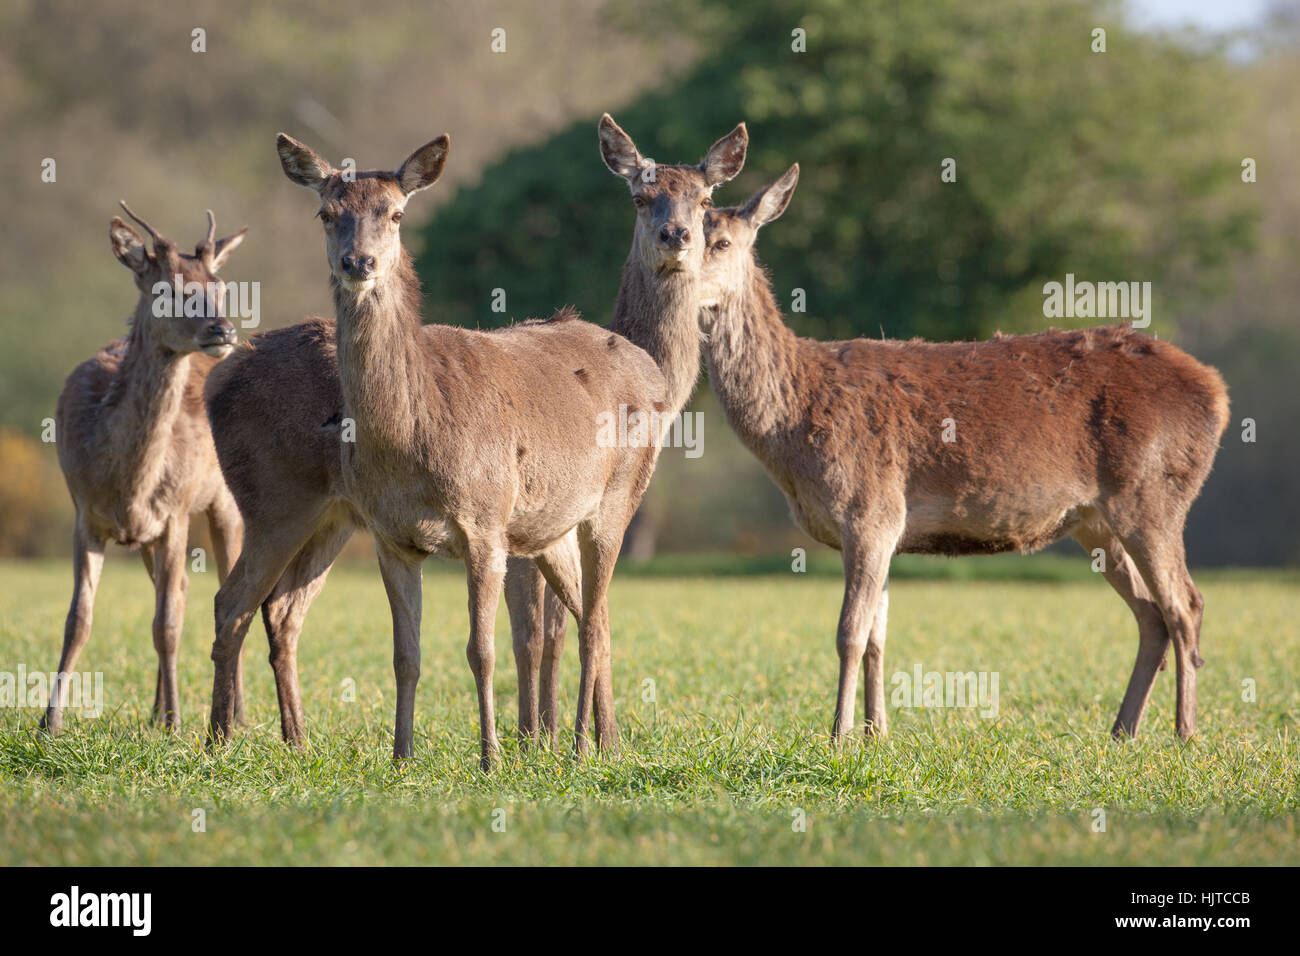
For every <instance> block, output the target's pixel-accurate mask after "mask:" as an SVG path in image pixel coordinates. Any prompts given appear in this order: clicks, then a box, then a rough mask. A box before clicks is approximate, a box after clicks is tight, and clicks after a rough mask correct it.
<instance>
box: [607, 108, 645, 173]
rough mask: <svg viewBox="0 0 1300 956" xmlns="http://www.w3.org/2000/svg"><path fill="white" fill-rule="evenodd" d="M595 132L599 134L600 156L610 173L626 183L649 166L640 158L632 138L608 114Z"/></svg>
mask: <svg viewBox="0 0 1300 956" xmlns="http://www.w3.org/2000/svg"><path fill="white" fill-rule="evenodd" d="M597 131H598V132H599V134H600V156H601V158H602V159H604V160H605V165H606V166H608V167H609V170H610V172H612V173H613V174H614V175H615V176H622V177H623V178H624V179H626V180H627V181H628V182H632V180H634V179H636V178H637V177H638V176H640V175H641V170H643V169H645V168H646V166H647V165H649V164H648V163H647V162H646V161H645V159H643V158H642V156H641V153H640V152H639V151H638V150H637V148H636V143H634V142H632V137H631V136H628V135H627V133H625V132H623V130H622V129H621V128H620V127H619V125H618V124H617V123H615V122H614V117H612V116H610V115H609V114H608V113H606V114H605V115H604V116H602V117H601V118H600V126H599V127H598V128H597Z"/></svg>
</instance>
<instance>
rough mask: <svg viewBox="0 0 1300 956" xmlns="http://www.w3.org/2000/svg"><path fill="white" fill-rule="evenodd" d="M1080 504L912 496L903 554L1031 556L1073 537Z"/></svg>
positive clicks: (1058, 499)
mask: <svg viewBox="0 0 1300 956" xmlns="http://www.w3.org/2000/svg"><path fill="white" fill-rule="evenodd" d="M1080 506H1081V505H1080V502H1078V501H1077V499H1073V498H1069V497H1067V496H1057V495H1050V494H1042V495H1041V497H1038V498H1034V497H1031V496H1025V497H1024V498H1023V499H1022V498H1020V497H1019V496H1015V497H1011V498H1008V499H996V500H977V501H964V500H963V501H955V500H953V499H951V498H945V497H943V496H938V495H936V496H920V497H909V499H908V503H907V524H906V525H905V527H904V530H903V537H902V540H901V541H900V542H899V545H898V553H900V554H944V555H952V556H957V555H966V554H1001V553H1003V552H1007V551H1020V552H1025V553H1028V552H1030V551H1037V550H1039V549H1040V548H1045V547H1047V545H1049V544H1051V543H1052V542H1054V541H1057V540H1059V539H1060V538H1061V537H1063V536H1065V535H1067V534H1069V533H1070V531H1071V530H1073V528H1074V527H1075V526H1076V525H1077V524H1078V522H1079V508H1080Z"/></svg>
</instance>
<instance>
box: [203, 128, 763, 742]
mask: <svg viewBox="0 0 1300 956" xmlns="http://www.w3.org/2000/svg"><path fill="white" fill-rule="evenodd" d="M599 132H600V139H601V144H602V154H605V153H606V152H607V151H608V155H609V156H610V157H612V158H611V159H610V160H608V161H609V162H611V164H612V166H613V168H614V169H615V172H617V173H619V175H622V176H624V177H625V178H626V179H628V181H629V184H630V185H631V186H632V188H633V190H634V193H636V194H637V195H636V196H635V198H634V203H636V205H637V209H638V214H637V220H636V222H637V224H636V233H635V237H634V240H633V245H632V251H631V253H630V254H629V257H628V263H627V265H626V266H625V268H624V276H623V284H622V287H621V289H620V293H619V298H618V301H617V303H616V305H615V308H614V318H613V321H612V322H611V323H610V326H609V328H610V329H611V330H613V331H615V332H619V333H621V334H623V335H624V336H625V337H627V338H628V339H629V340H630V341H632V342H633V343H634V344H636V345H639V346H641V347H642V348H644V349H645V350H646V351H647V352H648V353H649V354H650V356H651V357H652V358H653V359H654V360H655V361H656V363H657V364H658V366H659V367H660V369H661V371H662V372H663V373H664V375H665V377H666V378H667V379H668V382H669V395H668V398H669V401H668V412H670V413H672V414H676V412H677V411H679V410H680V409H681V408H682V407H683V406H684V405H685V403H686V401H687V400H688V399H689V398H690V393H691V391H692V390H693V388H694V386H695V382H696V380H697V379H698V377H699V363H700V344H699V327H698V315H699V301H698V271H699V263H700V259H701V255H702V250H703V241H702V235H703V219H704V209H705V203H706V201H707V198H708V193H709V192H710V191H711V190H712V188H713V187H714V186H716V185H718V184H719V183H721V182H724V181H726V180H728V179H730V178H732V177H733V176H735V175H736V174H737V173H738V172H739V171H740V168H741V166H742V164H743V162H744V152H745V147H746V144H747V136H746V133H745V129H744V125H743V124H741V125H740V126H738V127H736V129H734V130H732V132H731V133H729V134H728V135H727V136H725V137H723V138H722V139H720V140H719V141H718V142H717V143H715V144H714V145H713V147H712V148H711V149H710V150H709V152H708V154H707V155H706V158H705V160H704V161H703V162H702V163H701V164H700V165H698V166H671V167H657V168H656V171H658V169H660V168H661V169H663V170H664V171H665V176H664V177H663V178H662V179H661V178H659V177H658V176H655V177H654V179H653V181H652V180H651V179H650V177H649V176H648V174H647V172H646V171H647V170H648V169H649V168H650V167H649V163H648V162H647V161H646V160H644V159H642V158H641V156H640V153H639V152H637V150H636V147H635V146H634V145H633V144H632V142H631V140H630V138H628V137H627V135H626V134H625V133H623V131H622V130H621V129H619V128H618V126H617V124H616V123H614V121H613V119H612V118H611V117H609V116H608V115H606V116H604V117H602V119H601V122H600V127H599ZM661 233H663V237H662V239H661V238H660V234H661ZM335 335H336V330H335V324H334V322H332V321H330V320H327V319H313V320H311V321H309V322H306V323H303V324H301V325H298V326H293V327H291V328H287V329H280V330H276V331H272V332H267V333H264V334H261V335H258V336H255V337H254V338H253V339H251V340H249V341H248V342H247V343H246V346H245V347H244V348H242V349H240V350H239V351H238V352H236V353H235V355H234V356H232V357H231V359H230V360H228V361H227V362H225V363H223V364H222V365H221V367H220V368H219V369H217V371H216V372H215V373H214V374H213V376H212V377H211V378H210V380H209V385H208V410H209V415H210V417H211V419H212V430H213V435H214V437H215V440H216V445H217V452H218V455H219V457H220V459H221V463H222V468H223V470H224V472H225V475H226V479H227V482H228V484H229V485H230V487H231V489H232V491H233V492H234V494H235V498H236V500H237V501H238V502H239V505H240V509H241V510H242V512H243V514H244V518H245V524H246V528H247V531H246V535H247V539H248V542H249V548H248V550H249V551H250V552H260V551H262V550H264V549H270V550H271V551H274V552H278V551H280V550H282V549H287V548H289V547H291V546H292V542H295V541H301V542H304V543H303V544H302V545H301V547H300V548H299V549H298V551H297V553H296V554H294V555H293V556H292V558H291V559H290V560H289V561H288V563H287V564H286V569H285V571H284V573H283V574H282V576H281V577H280V579H279V581H278V582H277V583H276V584H275V586H274V589H273V590H272V592H271V594H270V596H269V597H268V598H267V599H266V601H265V602H264V603H263V620H264V623H265V625H266V629H267V634H268V638H269V640H270V643H271V661H272V666H273V669H274V671H275V676H276V686H277V691H278V694H279V698H280V714H281V730H282V733H283V735H284V739H285V740H286V741H288V742H290V743H294V744H297V743H301V742H302V741H303V740H304V738H305V724H304V718H303V713H302V698H301V692H300V690H299V684H298V677H297V645H298V639H299V636H300V633H301V629H302V624H303V620H304V617H305V615H306V612H307V609H308V607H309V606H310V604H311V602H312V601H313V600H314V598H315V596H316V595H317V594H318V593H319V591H320V589H321V587H322V586H323V585H324V581H325V576H326V574H327V572H328V570H329V568H330V566H331V564H332V563H333V561H334V559H335V557H336V556H337V554H338V552H339V550H340V549H341V548H342V546H343V544H344V543H345V542H346V541H347V540H348V538H349V537H350V536H351V534H352V533H353V531H354V530H356V529H358V528H361V527H363V522H362V519H361V516H360V514H359V513H357V511H356V509H354V508H352V507H351V506H350V505H349V504H348V503H347V498H346V493H345V491H344V486H343V479H342V462H341V447H340V430H341V429H340V425H341V422H342V419H343V417H344V416H343V395H342V390H341V387H340V384H339V373H338V356H337V349H336V345H335ZM267 447H272V448H275V449H277V451H278V453H277V454H267V453H266V449H267ZM550 564H551V573H552V575H553V576H556V577H557V578H560V579H563V580H565V581H566V582H568V583H567V584H566V588H567V589H568V590H569V600H570V603H571V605H572V606H573V607H575V608H577V609H579V610H580V608H581V604H580V598H579V597H578V594H579V592H580V580H579V558H578V552H577V542H576V537H575V536H574V535H569V536H566V537H565V538H564V539H561V541H560V542H557V543H556V545H555V546H553V548H552V549H551V551H550ZM505 595H506V604H507V607H508V608H509V611H510V622H511V631H512V633H513V636H514V648H515V661H516V668H517V671H518V675H519V726H520V730H521V733H522V735H523V738H524V739H525V740H528V739H531V738H533V737H535V735H536V734H537V731H538V725H539V717H540V722H541V723H542V724H543V725H544V727H545V730H546V732H547V737H548V738H549V739H552V740H553V739H554V736H555V732H556V729H557V714H558V706H557V699H558V679H559V678H558V669H557V668H558V663H559V657H560V653H561V651H562V648H563V643H564V632H565V615H566V609H565V604H564V602H563V601H561V599H559V598H558V597H557V596H556V594H555V592H554V591H553V590H552V589H551V588H549V587H548V586H547V585H546V583H545V578H544V577H543V575H542V573H541V571H540V569H539V568H538V567H537V565H536V563H535V562H534V561H532V560H529V559H526V558H514V557H512V558H510V559H509V560H508V562H507V570H506V580H505ZM539 677H540V685H541V692H540V694H539V689H538V685H539ZM595 693H596V737H597V743H598V744H599V745H600V746H602V747H612V746H614V744H615V742H616V740H617V725H616V723H615V721H614V719H613V713H612V691H611V690H609V689H608V687H607V682H606V681H605V680H604V677H603V674H602V675H598V676H597V683H596V691H595ZM539 698H540V705H541V707H540V715H539Z"/></svg>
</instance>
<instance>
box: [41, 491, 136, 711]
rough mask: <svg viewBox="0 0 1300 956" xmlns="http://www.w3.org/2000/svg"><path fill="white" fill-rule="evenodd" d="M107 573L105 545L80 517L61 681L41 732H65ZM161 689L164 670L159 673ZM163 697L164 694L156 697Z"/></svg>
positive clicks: (57, 684) (74, 542)
mask: <svg viewBox="0 0 1300 956" xmlns="http://www.w3.org/2000/svg"><path fill="white" fill-rule="evenodd" d="M103 569H104V542H103V541H102V540H100V539H99V538H97V537H95V535H94V533H93V532H91V531H90V529H89V527H88V526H87V524H86V523H85V522H84V521H82V519H81V516H80V515H78V516H77V527H76V532H75V533H74V536H73V543H72V581H73V583H72V604H71V605H70V606H69V608H68V617H67V620H66V621H65V622H64V625H63V652H62V653H61V654H60V655H59V677H58V678H57V680H56V684H55V686H54V687H52V688H50V702H49V707H48V708H47V709H46V711H45V716H44V717H43V718H42V719H41V729H42V730H46V731H49V732H50V733H52V734H57V733H58V732H59V731H60V730H61V729H62V728H63V708H64V707H65V706H66V705H67V701H68V688H69V685H68V678H65V677H64V676H63V675H64V674H68V675H71V673H72V669H73V668H74V667H76V666H77V658H78V657H80V656H81V651H82V648H84V647H85V646H86V642H87V641H89V640H90V623H91V619H92V617H93V615H94V609H95V589H96V588H97V587H99V575H100V572H101V571H102V570H103ZM159 687H160V688H161V670H160V672H159ZM159 693H161V690H159V691H156V692H155V694H156V695H157V694H159Z"/></svg>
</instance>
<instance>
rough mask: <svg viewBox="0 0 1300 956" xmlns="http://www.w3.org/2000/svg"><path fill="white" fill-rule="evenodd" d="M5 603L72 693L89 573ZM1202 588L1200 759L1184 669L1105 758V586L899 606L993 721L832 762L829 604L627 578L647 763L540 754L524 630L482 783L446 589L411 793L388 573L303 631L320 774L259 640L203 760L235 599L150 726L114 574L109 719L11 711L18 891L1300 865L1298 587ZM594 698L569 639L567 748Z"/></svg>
mask: <svg viewBox="0 0 1300 956" xmlns="http://www.w3.org/2000/svg"><path fill="white" fill-rule="evenodd" d="M0 581H2V582H3V587H2V589H0V671H8V672H15V671H16V670H17V668H18V667H19V666H20V665H21V666H23V667H25V668H27V669H28V670H29V671H34V670H40V669H43V670H45V671H49V670H51V669H53V668H54V667H55V666H56V664H57V657H58V648H59V642H60V640H61V635H62V626H63V617H64V614H65V612H66V607H67V600H68V597H69V594H70V581H71V571H70V569H69V568H68V567H67V566H66V565H63V564H14V563H10V564H0ZM1198 582H1199V583H1200V585H1201V588H1202V590H1203V591H1204V593H1205V597H1206V603H1207V609H1206V616H1205V627H1204V632H1203V635H1202V642H1201V648H1202V654H1203V656H1204V657H1205V659H1206V661H1207V663H1206V666H1205V667H1204V668H1203V669H1202V670H1201V671H1200V729H1201V736H1200V737H1199V738H1197V739H1196V740H1195V741H1194V742H1193V743H1192V744H1190V745H1187V746H1183V745H1180V744H1178V743H1177V742H1176V741H1175V738H1174V735H1173V728H1172V723H1173V680H1172V662H1171V668H1170V670H1169V671H1166V672H1164V673H1162V674H1161V675H1160V677H1159V680H1158V682H1157V685H1156V691H1155V695H1154V700H1153V702H1152V706H1151V709H1150V711H1149V712H1148V714H1147V718H1146V722H1145V724H1144V727H1143V734H1142V735H1141V737H1140V738H1139V739H1138V740H1136V741H1133V742H1128V743H1124V744H1119V743H1116V742H1114V741H1111V740H1110V739H1109V738H1108V736H1107V731H1108V730H1109V728H1110V724H1111V721H1112V720H1113V719H1114V716H1115V710H1116V708H1117V706H1118V702H1119V698H1120V696H1121V694H1122V693H1123V690H1124V686H1125V684H1126V682H1127V680H1128V675H1129V671H1130V669H1131V667H1132V659H1133V653H1134V651H1135V649H1136V630H1135V627H1134V625H1133V622H1132V619H1131V617H1130V616H1129V613H1128V610H1127V608H1125V607H1124V605H1123V604H1122V603H1121V602H1120V601H1119V599H1118V598H1117V597H1115V595H1114V594H1113V593H1112V592H1111V591H1110V589H1109V588H1108V587H1107V586H1106V585H1105V583H1104V582H1102V581H1100V580H1098V579H1083V580H1070V581H1066V582H1057V583H1042V582H1024V581H986V580H956V581H927V580H914V579H899V580H895V582H894V583H893V585H892V587H891V606H890V619H889V627H890V636H889V644H888V651H887V667H886V674H888V675H891V676H892V675H893V674H894V673H895V672H906V673H908V674H909V675H910V674H911V673H912V672H913V670H914V668H915V667H916V666H917V665H918V664H919V665H920V666H921V667H922V669H923V670H924V671H927V672H928V671H977V672H978V671H985V672H997V675H998V692H999V693H998V713H997V716H996V718H988V719H986V718H982V717H981V716H979V713H978V711H977V710H976V709H970V708H955V707H949V708H921V707H896V708H891V712H890V717H891V720H892V728H891V730H892V733H891V735H890V736H889V738H888V739H886V740H884V741H880V742H876V741H863V740H862V739H861V738H860V737H859V738H855V740H854V742H853V743H851V744H850V745H848V746H847V747H845V748H843V749H841V750H839V751H836V750H834V749H832V748H831V747H830V746H829V744H828V740H827V734H826V732H827V729H828V728H829V726H830V721H831V715H832V711H833V707H834V681H835V673H836V656H835V651H834V627H835V621H836V616H837V612H838V606H839V596H840V586H839V583H838V582H837V581H836V580H835V579H834V578H832V577H828V576H824V575H794V574H790V573H788V572H787V573H786V574H784V575H762V576H749V577H729V578H725V579H724V578H707V577H701V576H696V577H670V576H641V577H638V576H634V575H622V574H620V575H616V578H615V585H614V590H613V596H612V615H613V622H614V671H615V690H616V695H617V698H616V703H617V708H618V713H619V719H620V727H621V729H622V732H623V748H622V751H621V752H620V754H618V755H617V756H614V757H597V758H592V759H589V760H587V761H586V762H577V761H575V760H574V759H573V758H572V757H570V756H569V753H568V748H569V746H570V745H571V743H572V736H571V732H566V733H565V734H564V735H563V737H562V745H563V749H562V750H561V751H560V752H558V753H550V752H538V751H536V750H534V751H521V749H520V748H519V747H518V745H517V744H516V742H515V740H514V738H513V733H512V730H513V721H514V718H515V714H516V705H515V698H514V695H515V691H516V681H515V675H514V660H513V656H512V654H511V651H510V640H509V631H508V627H507V625H506V620H505V610H504V606H503V607H502V611H501V617H500V619H499V623H498V627H497V635H498V640H497V676H496V693H497V702H498V714H499V720H500V724H501V725H500V728H499V730H500V731H501V733H502V735H503V741H504V753H503V755H502V759H501V765H500V767H499V769H498V770H496V772H494V773H493V774H491V775H490V776H484V775H482V774H480V773H479V771H478V769H477V748H478V744H477V728H476V721H477V710H476V708H475V705H474V692H473V682H472V679H471V677H470V673H469V668H468V665H467V664H466V662H465V657H464V644H465V636H466V634H467V629H468V619H467V614H466V608H465V589H464V584H463V578H462V577H461V575H459V574H456V573H444V572H436V573H435V572H434V571H433V567H432V566H430V570H429V572H428V573H426V577H425V613H424V640H423V648H424V660H423V675H424V676H423V678H422V680H421V683H420V690H419V696H418V699H417V705H416V728H417V731H416V759H415V760H414V761H412V762H410V763H408V764H405V765H403V766H400V767H395V766H394V765H393V764H392V762H391V761H390V759H389V757H388V753H389V749H390V747H391V726H392V719H393V699H394V690H393V678H392V671H391V666H390V659H391V643H390V620H389V615H388V609H387V605H386V603H385V600H384V595H383V589H382V586H381V584H380V581H379V577H378V574H377V572H376V571H375V570H374V569H373V568H371V567H366V566H353V567H344V568H340V569H337V570H336V571H335V572H334V573H333V574H332V576H331V579H330V583H329V585H328V586H327V587H326V589H325V592H324V594H323V595H322V596H321V598H320V599H319V601H318V602H317V604H316V606H315V607H314V608H313V610H312V613H311V616H310V617H309V618H308V621H307V628H306V630H305V632H304V636H303V641H302V647H301V653H300V668H301V674H302V681H303V693H304V706H305V708H306V711H307V715H308V720H309V724H310V728H311V742H310V745H309V746H308V748H307V749H306V750H305V751H303V752H301V753H295V752H291V751H289V750H288V749H287V748H285V747H284V746H283V745H282V744H281V743H280V742H279V723H278V718H277V712H276V704H275V693H274V688H273V684H272V680H271V674H270V669H269V667H267V666H266V664H265V659H266V642H265V636H264V634H263V632H262V630H261V626H260V623H259V624H254V626H253V629H252V630H251V631H250V633H249V638H248V644H247V646H248V653H247V656H246V668H247V674H248V697H249V702H250V716H251V720H252V726H251V727H249V728H248V729H247V730H246V731H244V732H243V734H242V735H241V736H240V737H239V738H238V739H237V740H236V741H235V742H233V743H232V744H231V745H230V746H228V747H227V748H226V749H224V750H222V751H220V752H218V753H216V754H209V753H207V752H206V751H205V749H204V747H203V745H202V738H201V733H202V729H203V727H204V724H205V722H206V714H207V702H208V697H209V694H210V690H211V664H210V662H209V660H208V657H207V655H208V650H209V648H210V646H211V641H212V634H211V616H212V615H211V596H212V593H213V591H214V589H215V584H216V581H215V575H214V574H212V573H210V572H209V573H207V574H196V575H194V576H192V578H191V586H190V595H191V600H190V606H189V611H188V615H187V619H186V633H185V637H184V640H183V645H182V652H181V681H182V685H181V700H182V707H183V729H182V732H181V733H179V734H178V735H174V736H173V735H167V734H164V733H163V732H161V731H158V730H155V729H153V728H151V727H149V726H148V718H149V707H150V705H151V703H152V697H153V681H154V668H155V655H154V651H153V647H152V642H151V639H150V636H149V633H150V618H151V613H152V592H151V589H150V587H149V584H148V581H147V578H146V577H145V575H144V572H143V570H142V569H141V568H140V566H139V564H138V562H136V561H113V562H110V563H109V565H108V566H107V568H106V570H105V573H104V579H103V582H102V584H101V587H100V594H99V602H98V607H97V608H96V617H95V631H94V635H93V637H92V639H91V642H90V644H89V646H88V648H87V651H86V653H85V655H84V656H83V658H82V660H81V662H80V664H79V667H78V670H80V671H100V672H102V673H103V675H104V677H103V679H104V696H105V712H104V714H103V716H101V717H99V718H98V719H89V718H84V717H81V716H78V715H75V714H73V713H69V715H68V722H67V723H68V729H67V731H66V732H65V733H64V735H63V736H61V737H60V738H58V739H57V740H51V739H48V738H46V737H44V736H41V735H38V734H37V733H35V731H34V728H35V726H36V723H37V720H38V718H39V716H40V713H39V710H38V709H34V708H5V709H3V710H0V864H3V865H15V864H34V863H42V864H162V863H166V864H209V863H219V864H283V863H293V864H317V863H335V864H352V863H355V864H377V863H392V864H422V863H441V864H475V863H520V864H541V863H549V864H561V863H588V864H661V863H686V864H717V863H772V864H829V863H838V864H845V863H851V864H971V863H974V864H1008V863H1026V864H1105V863H1112V864H1139V865H1145V864H1172V865H1180V864H1207V863H1217V864H1291V865H1294V864H1296V863H1298V862H1300V814H1298V813H1297V776H1298V774H1297V772H1298V771H1300V742H1298V741H1297V735H1296V733H1295V724H1296V720H1297V717H1298V716H1300V653H1297V652H1298V651H1300V623H1297V621H1300V588H1298V587H1297V585H1298V584H1300V577H1297V576H1296V575H1294V574H1289V575H1288V574H1250V573H1221V574H1211V573H1203V574H1200V575H1198ZM1247 679H1251V680H1253V681H1254V682H1255V684H1254V687H1255V693H1256V695H1257V700H1256V701H1255V702H1249V701H1245V700H1243V681H1245V680H1247ZM348 680H351V681H353V682H355V688H356V693H355V700H354V701H350V702H349V701H345V700H344V696H345V695H344V687H345V682H346V681H348ZM648 681H652V682H653V694H650V693H649V688H650V687H651V685H650V684H648V683H647V682H648ZM576 683H577V642H576V638H575V637H574V636H573V634H572V627H570V638H569V646H568V647H567V649H566V660H565V680H564V688H563V696H562V701H563V706H564V714H565V722H566V723H571V721H572V709H573V708H572V701H573V692H574V689H575V687H576ZM889 687H890V689H891V692H892V690H893V687H894V685H893V684H892V683H891V684H890V685H889ZM649 697H653V700H648V699H647V698H649ZM858 708H859V718H860V715H861V700H860V699H859V701H858ZM196 810H203V811H204V819H205V827H206V828H205V830H204V831H203V832H195V829H194V825H193V821H194V820H195V811H196ZM1097 811H1103V812H1104V822H1105V829H1104V832H1098V831H1097V830H1096V829H1095V827H1096V823H1097V821H1098V820H1099V819H1101V816H1100V815H1099V814H1098V812H1097ZM801 817H802V819H803V820H804V821H805V825H804V826H803V828H802V829H800V828H799V826H798V823H799V820H800V818H801Z"/></svg>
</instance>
